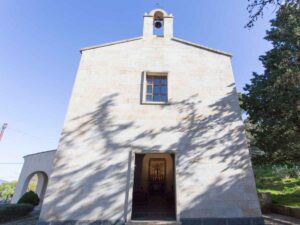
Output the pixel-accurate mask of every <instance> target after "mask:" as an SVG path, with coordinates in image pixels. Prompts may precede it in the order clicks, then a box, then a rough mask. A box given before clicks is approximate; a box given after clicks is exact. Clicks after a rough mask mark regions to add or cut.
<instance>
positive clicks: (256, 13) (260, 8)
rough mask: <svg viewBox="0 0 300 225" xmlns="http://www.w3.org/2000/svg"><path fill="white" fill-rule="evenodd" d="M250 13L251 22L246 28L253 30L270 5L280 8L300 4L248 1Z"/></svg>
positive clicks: (285, 0) (280, 0) (279, 0)
mask: <svg viewBox="0 0 300 225" xmlns="http://www.w3.org/2000/svg"><path fill="white" fill-rule="evenodd" d="M248 3H249V4H248V7H247V10H248V13H249V22H248V23H247V24H246V26H245V27H248V28H251V27H253V25H254V22H255V21H256V20H257V19H258V18H259V17H262V16H263V14H264V8H265V7H267V6H268V5H274V6H275V7H279V8H280V6H281V5H283V4H286V5H291V6H296V5H298V6H299V4H300V1H299V0H248Z"/></svg>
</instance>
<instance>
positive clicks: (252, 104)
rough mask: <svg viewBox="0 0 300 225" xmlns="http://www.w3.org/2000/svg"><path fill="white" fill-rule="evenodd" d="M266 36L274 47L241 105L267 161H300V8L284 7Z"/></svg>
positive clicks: (255, 141) (261, 58)
mask: <svg viewBox="0 0 300 225" xmlns="http://www.w3.org/2000/svg"><path fill="white" fill-rule="evenodd" d="M265 39H266V40H268V41H271V42H272V44H273V49H271V50H270V51H268V52H267V53H266V54H265V55H264V56H261V57H260V61H261V62H262V64H263V66H264V68H265V70H264V73H263V74H257V73H254V74H253V76H254V77H253V78H252V79H251V84H247V85H246V86H245V87H244V90H245V91H246V93H245V94H243V95H242V101H241V107H242V108H243V109H244V110H245V111H246V112H247V114H248V120H249V122H250V123H251V124H252V125H253V126H250V127H249V128H248V130H249V131H250V133H251V135H252V136H253V138H254V139H253V140H254V141H253V142H254V143H253V144H254V145H255V146H256V147H258V148H259V149H261V150H263V151H264V152H265V155H264V157H265V160H268V161H269V162H270V161H273V162H276V161H277V162H278V161H280V162H282V161H285V162H288V161H294V162H295V161H297V162H300V7H299V6H296V5H291V4H285V5H283V6H281V7H280V9H279V10H278V12H277V15H276V18H275V19H274V20H271V29H270V30H269V31H267V35H266V37H265Z"/></svg>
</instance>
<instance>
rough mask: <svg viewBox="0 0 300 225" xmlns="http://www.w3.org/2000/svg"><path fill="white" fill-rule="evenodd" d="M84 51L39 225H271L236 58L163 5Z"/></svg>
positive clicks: (82, 50)
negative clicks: (180, 32)
mask: <svg viewBox="0 0 300 225" xmlns="http://www.w3.org/2000/svg"><path fill="white" fill-rule="evenodd" d="M156 34H159V35H156ZM81 54H82V56H81V61H80V65H79V68H78V72H77V76H76V81H75V84H74V88H73V92H72V96H71V99H70V103H69V106H68V111H67V115H66V118H65V122H64V127H63V131H62V136H61V140H60V143H59V146H58V149H57V151H56V152H55V154H53V155H54V160H53V169H52V168H51V175H50V179H49V182H48V185H47V190H46V191H45V197H44V199H43V204H42V206H41V215H40V219H39V224H40V225H42V224H43V225H44V224H45V225H46V224H47V225H48V224H120V225H121V224H160V223H161V224H183V225H185V224H187V225H191V224H202V225H206V224H207V225H208V224H226V225H231V224H249V225H250V224H251V225H255V224H257V225H258V224H263V220H262V218H261V211H260V207H259V202H258V198H257V193H256V187H255V181H254V176H253V172H252V166H251V161H250V156H249V150H248V148H247V144H246V138H245V133H244V128H243V122H242V119H241V113H240V108H239V104H238V99H237V94H236V90H235V83H234V78H233V73H232V67H231V55H230V54H228V53H225V52H222V51H218V50H214V49H211V48H207V47H204V46H202V45H198V44H195V43H191V42H188V41H185V40H181V39H178V38H175V37H174V36H173V16H172V15H171V14H168V13H167V12H166V11H164V10H162V9H155V10H152V11H151V12H150V13H147V14H145V15H144V29H143V36H142V37H138V38H132V39H128V40H123V41H119V42H113V43H108V44H103V45H99V46H93V47H88V48H84V49H81ZM53 153H54V152H53ZM51 165H52V163H51ZM20 178H21V177H20ZM23 180H26V179H23ZM18 186H20V187H19V190H20V191H19V194H21V190H23V191H24V188H23V189H22V188H21V186H22V184H21V183H20V184H18ZM17 189H18V188H17ZM43 196H44V195H43ZM15 199H17V197H16V198H15Z"/></svg>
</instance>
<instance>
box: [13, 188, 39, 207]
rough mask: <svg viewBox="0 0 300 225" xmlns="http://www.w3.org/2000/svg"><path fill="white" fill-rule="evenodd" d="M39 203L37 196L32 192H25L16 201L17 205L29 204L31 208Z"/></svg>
mask: <svg viewBox="0 0 300 225" xmlns="http://www.w3.org/2000/svg"><path fill="white" fill-rule="evenodd" d="M39 202H40V199H39V196H38V195H37V194H36V193H35V192H33V191H28V192H26V193H25V194H24V195H23V196H22V197H21V198H20V199H19V201H18V203H21V204H31V205H33V206H37V205H38V204H39Z"/></svg>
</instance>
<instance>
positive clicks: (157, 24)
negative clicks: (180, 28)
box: [153, 11, 164, 36]
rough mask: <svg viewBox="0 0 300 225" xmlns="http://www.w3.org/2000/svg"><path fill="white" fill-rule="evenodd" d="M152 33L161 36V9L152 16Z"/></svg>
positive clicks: (162, 18) (162, 32)
mask: <svg viewBox="0 0 300 225" xmlns="http://www.w3.org/2000/svg"><path fill="white" fill-rule="evenodd" d="M153 34H154V35H156V36H163V34H164V14H163V13H162V12H161V11H156V12H155V13H154V16H153Z"/></svg>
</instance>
